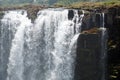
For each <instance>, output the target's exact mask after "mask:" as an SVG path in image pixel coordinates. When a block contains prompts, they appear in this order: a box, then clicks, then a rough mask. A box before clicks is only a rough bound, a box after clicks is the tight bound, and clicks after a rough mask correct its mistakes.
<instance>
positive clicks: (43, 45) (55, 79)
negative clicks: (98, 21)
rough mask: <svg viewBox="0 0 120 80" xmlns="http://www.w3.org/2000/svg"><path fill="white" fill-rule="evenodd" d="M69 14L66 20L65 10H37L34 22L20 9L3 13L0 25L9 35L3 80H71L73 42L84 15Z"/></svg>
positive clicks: (72, 75)
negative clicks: (6, 29)
mask: <svg viewBox="0 0 120 80" xmlns="http://www.w3.org/2000/svg"><path fill="white" fill-rule="evenodd" d="M73 11H74V17H73V19H72V20H69V19H68V12H69V11H68V10H67V9H45V10H41V11H39V12H38V14H37V18H36V20H35V22H34V23H31V20H30V19H28V17H27V12H26V11H24V10H18V11H8V12H6V13H5V15H4V17H3V19H2V20H1V24H2V26H3V27H4V26H6V28H8V30H9V32H8V33H9V35H10V39H9V40H10V42H9V43H10V44H9V48H8V49H9V52H7V53H6V54H9V56H8V62H6V64H7V70H6V71H7V74H6V75H7V78H6V80H73V77H74V60H75V58H76V47H77V46H76V43H77V38H78V37H79V35H80V31H81V30H80V29H81V28H80V26H81V23H82V18H83V16H84V13H83V14H81V15H80V16H79V15H78V12H77V10H73ZM1 31H2V30H1ZM1 34H3V35H4V34H5V33H3V32H1ZM0 38H1V39H2V38H3V37H1V36H0ZM4 38H5V37H4ZM2 40H4V39H2ZM2 40H1V41H0V42H1V43H2ZM4 44H7V43H5V42H4ZM0 47H1V52H3V50H4V49H3V48H2V47H3V46H2V45H0ZM0 54H2V53H0ZM0 57H1V56H0ZM0 59H1V60H3V59H2V57H1V58H0ZM3 80H4V79H3Z"/></svg>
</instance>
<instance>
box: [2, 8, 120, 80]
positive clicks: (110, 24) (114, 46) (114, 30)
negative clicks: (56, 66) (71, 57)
mask: <svg viewBox="0 0 120 80" xmlns="http://www.w3.org/2000/svg"><path fill="white" fill-rule="evenodd" d="M16 9H25V10H27V12H28V17H29V18H30V19H31V20H32V21H33V22H34V20H35V19H36V17H37V12H38V11H39V10H41V9H45V8H44V7H41V6H32V7H30V6H25V7H24V8H23V7H18V8H6V9H1V8H0V11H7V10H16ZM73 10H74V9H69V19H72V18H73ZM77 10H79V14H82V12H81V10H80V9H79V8H77ZM103 14H104V24H103ZM1 15H2V16H3V15H4V14H3V13H2V12H0V19H1V18H2V16H1ZM82 22H83V23H82V29H81V31H83V32H82V35H81V36H83V38H84V37H86V36H87V37H89V36H93V37H94V36H97V37H98V35H99V33H98V28H100V27H103V26H104V27H105V28H107V29H108V36H109V38H108V58H109V61H110V62H109V64H110V65H115V67H116V65H117V63H119V60H118V59H119V56H120V54H119V52H120V51H119V46H120V42H119V40H120V37H119V31H120V27H119V26H120V7H119V6H114V7H110V8H106V9H105V8H104V9H103V8H97V9H85V17H84V18H83V21H82ZM94 27H96V28H94ZM86 40H87V38H86ZM83 41H84V40H83ZM78 42H79V41H78ZM88 42H89V41H88ZM97 44H99V43H97ZM82 51H83V53H84V50H82ZM85 52H86V51H85ZM81 56H84V55H81ZM116 56H118V57H116ZM78 59H79V58H78ZM79 60H81V59H79ZM79 60H78V62H79ZM81 66H82V65H81ZM110 68H111V67H110ZM78 73H79V72H78ZM85 73H86V72H85ZM76 80H77V79H76ZM78 80H79V78H78ZM91 80H92V78H91Z"/></svg>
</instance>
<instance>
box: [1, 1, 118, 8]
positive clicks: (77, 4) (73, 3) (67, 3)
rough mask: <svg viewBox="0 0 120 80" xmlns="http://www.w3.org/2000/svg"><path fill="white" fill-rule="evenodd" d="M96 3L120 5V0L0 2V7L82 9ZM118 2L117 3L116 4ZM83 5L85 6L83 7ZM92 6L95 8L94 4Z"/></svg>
mask: <svg viewBox="0 0 120 80" xmlns="http://www.w3.org/2000/svg"><path fill="white" fill-rule="evenodd" d="M88 2H89V3H90V4H91V2H92V3H96V5H98V6H99V5H101V4H102V5H109V4H111V5H114V4H117V5H119V3H120V0H0V6H11V5H18V4H19V5H21V4H22V5H25V4H41V5H47V6H50V5H58V6H71V7H81V6H84V4H83V3H85V4H86V3H87V4H86V5H90V4H89V3H88ZM116 2H117V3H116ZM82 4H83V5H82ZM92 6H94V5H93V4H92Z"/></svg>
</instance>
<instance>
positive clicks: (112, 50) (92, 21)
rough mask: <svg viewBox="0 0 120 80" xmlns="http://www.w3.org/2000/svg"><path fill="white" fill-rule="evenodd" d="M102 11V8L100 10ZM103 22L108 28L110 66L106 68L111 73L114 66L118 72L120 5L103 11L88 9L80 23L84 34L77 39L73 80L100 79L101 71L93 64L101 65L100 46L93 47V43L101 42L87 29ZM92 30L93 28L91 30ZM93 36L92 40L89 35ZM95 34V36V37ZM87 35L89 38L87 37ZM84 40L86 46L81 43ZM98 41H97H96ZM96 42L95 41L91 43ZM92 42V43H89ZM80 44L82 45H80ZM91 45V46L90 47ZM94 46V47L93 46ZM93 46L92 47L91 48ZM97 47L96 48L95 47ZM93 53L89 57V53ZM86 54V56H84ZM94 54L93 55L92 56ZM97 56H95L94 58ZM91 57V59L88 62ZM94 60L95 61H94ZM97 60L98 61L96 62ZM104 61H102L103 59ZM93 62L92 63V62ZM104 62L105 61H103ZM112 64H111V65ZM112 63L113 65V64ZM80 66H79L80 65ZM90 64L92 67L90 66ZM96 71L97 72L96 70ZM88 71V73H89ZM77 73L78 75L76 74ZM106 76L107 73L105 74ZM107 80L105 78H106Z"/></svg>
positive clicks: (101, 24) (99, 25) (110, 79)
mask: <svg viewBox="0 0 120 80" xmlns="http://www.w3.org/2000/svg"><path fill="white" fill-rule="evenodd" d="M100 11H102V10H100ZM102 13H104V21H103V16H102ZM103 22H104V27H106V28H107V30H108V36H109V37H108V42H107V43H106V44H107V48H108V51H107V54H108V66H109V67H110V69H108V72H109V75H113V72H112V71H111V68H112V67H116V70H118V73H120V71H119V69H118V68H117V66H119V65H120V64H119V63H120V60H119V58H120V53H119V52H120V49H119V47H120V34H119V31H120V7H114V8H109V9H106V10H104V11H103V12H93V11H89V13H87V14H85V17H84V18H83V23H82V31H84V34H82V35H81V36H80V38H79V39H78V49H77V59H76V62H77V63H76V70H75V74H76V75H75V80H83V79H84V80H102V79H100V76H101V75H100V74H102V72H100V71H101V70H103V69H101V68H100V67H98V66H95V65H99V66H101V65H102V64H101V63H100V62H99V60H100V54H102V53H100V51H101V50H100V49H101V48H100V47H95V45H96V44H97V45H99V44H100V43H101V41H99V40H100V37H99V38H98V37H97V35H99V34H96V35H95V34H92V35H91V33H89V30H90V29H92V28H94V27H96V28H99V27H103ZM93 31H94V30H93ZM86 33H88V35H85V34H86ZM89 36H91V37H93V38H92V39H94V40H92V39H91V37H89ZM95 36H96V37H95ZM88 37H89V38H88ZM84 41H86V42H87V43H88V45H87V46H89V47H87V46H86V47H87V48H85V47H83V46H84V45H83V43H85V42H84ZM96 41H98V42H96ZM93 42H96V43H93ZM81 43H82V44H81ZM91 43H93V44H91ZM80 45H82V46H80ZM90 46H91V47H90ZM93 46H94V48H93ZM91 48H93V49H91ZM96 48H97V49H96ZM95 50H97V51H98V52H97V51H95ZM91 54H93V55H92V56H91V57H90V55H91ZM86 56H88V57H86ZM93 56H94V57H93ZM81 57H84V58H81ZM95 57H97V58H95ZM89 59H91V60H92V61H91V62H89V61H90V60H89ZM87 60H88V61H87ZM95 61H96V62H95ZM97 61H98V62H97ZM103 62H104V61H103ZM92 63H93V64H92ZM104 64H105V63H104ZM111 65H112V66H111ZM113 65H114V66H113ZM80 66H81V67H80ZM91 66H92V68H93V67H94V68H93V69H92V68H91ZM106 68H108V67H106ZM96 71H98V72H96ZM89 72H90V73H89ZM90 74H95V75H96V77H95V75H94V76H92V75H90ZM77 75H79V76H77ZM105 76H107V75H105ZM92 77H94V78H92ZM107 78H109V80H115V79H112V78H111V77H110V76H109V77H108V76H107ZM116 79H120V76H117V78H116ZM106 80H107V79H106Z"/></svg>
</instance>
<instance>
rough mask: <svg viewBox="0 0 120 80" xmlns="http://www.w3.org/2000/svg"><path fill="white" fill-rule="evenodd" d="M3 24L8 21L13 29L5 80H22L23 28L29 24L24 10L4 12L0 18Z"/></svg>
mask: <svg viewBox="0 0 120 80" xmlns="http://www.w3.org/2000/svg"><path fill="white" fill-rule="evenodd" d="M2 21H3V22H4V23H5V24H8V23H9V25H10V26H9V28H10V29H12V30H13V33H14V38H13V40H12V44H11V49H10V57H9V63H8V69H7V72H8V77H7V80H23V79H22V75H23V68H24V66H23V59H24V58H23V56H24V54H23V51H24V30H25V27H29V26H30V25H31V21H30V20H29V19H28V18H27V15H26V12H25V11H10V12H8V13H6V15H5V16H4V18H3V20H2Z"/></svg>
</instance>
